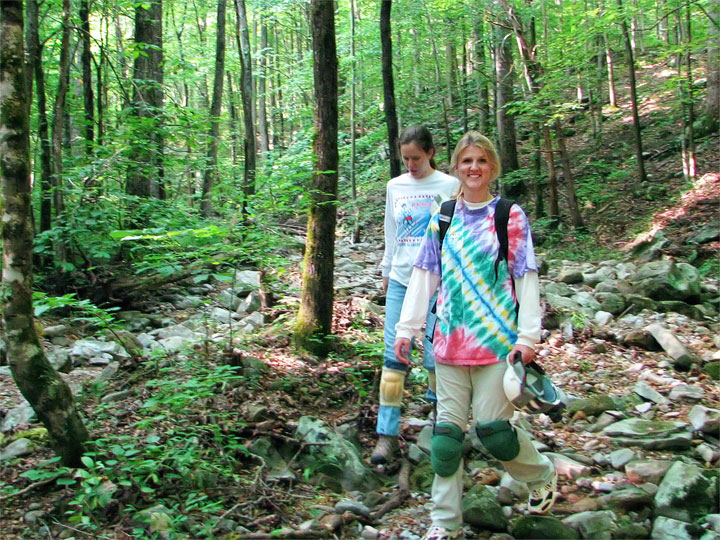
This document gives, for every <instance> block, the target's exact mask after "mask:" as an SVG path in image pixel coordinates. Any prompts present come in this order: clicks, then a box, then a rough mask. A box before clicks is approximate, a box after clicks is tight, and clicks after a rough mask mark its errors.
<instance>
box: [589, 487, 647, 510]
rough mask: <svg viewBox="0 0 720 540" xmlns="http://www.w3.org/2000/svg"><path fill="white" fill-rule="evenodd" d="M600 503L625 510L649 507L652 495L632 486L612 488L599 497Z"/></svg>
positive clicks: (607, 506)
mask: <svg viewBox="0 0 720 540" xmlns="http://www.w3.org/2000/svg"><path fill="white" fill-rule="evenodd" d="M600 504H602V505H603V507H606V508H613V509H617V510H623V511H624V512H627V511H629V510H641V509H643V508H648V507H651V506H652V504H653V497H652V495H650V494H649V493H648V492H646V491H645V490H643V489H640V488H636V487H633V486H630V487H626V488H623V489H617V490H614V491H613V492H612V493H610V494H609V495H603V496H602V497H600Z"/></svg>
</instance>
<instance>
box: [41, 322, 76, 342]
mask: <svg viewBox="0 0 720 540" xmlns="http://www.w3.org/2000/svg"><path fill="white" fill-rule="evenodd" d="M69 331H70V327H69V326H67V325H66V324H57V325H55V326H47V327H45V328H43V331H42V335H43V337H46V338H48V339H51V338H54V337H59V336H65V335H67V334H68V332H69Z"/></svg>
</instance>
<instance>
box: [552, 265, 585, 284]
mask: <svg viewBox="0 0 720 540" xmlns="http://www.w3.org/2000/svg"><path fill="white" fill-rule="evenodd" d="M556 280H557V281H559V282H561V283H567V284H568V285H573V284H576V283H582V282H583V273H582V271H580V270H578V269H576V268H562V269H560V272H559V273H558V276H557V278H556Z"/></svg>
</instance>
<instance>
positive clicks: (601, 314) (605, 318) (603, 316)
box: [593, 311, 613, 326]
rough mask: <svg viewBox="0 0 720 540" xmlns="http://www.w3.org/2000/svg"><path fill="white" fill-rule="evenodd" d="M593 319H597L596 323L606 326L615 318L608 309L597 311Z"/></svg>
mask: <svg viewBox="0 0 720 540" xmlns="http://www.w3.org/2000/svg"><path fill="white" fill-rule="evenodd" d="M593 320H594V321H595V324H598V325H600V326H605V325H607V324H610V321H612V320H613V315H612V313H609V312H607V311H598V312H597V313H595V317H593Z"/></svg>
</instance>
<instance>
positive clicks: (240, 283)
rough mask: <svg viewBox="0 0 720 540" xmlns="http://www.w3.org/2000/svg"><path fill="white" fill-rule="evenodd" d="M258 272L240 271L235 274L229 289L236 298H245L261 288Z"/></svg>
mask: <svg viewBox="0 0 720 540" xmlns="http://www.w3.org/2000/svg"><path fill="white" fill-rule="evenodd" d="M261 286H262V284H261V282H260V272H258V271H256V270H240V271H238V272H236V273H235V276H234V280H233V284H232V285H231V288H232V290H233V291H235V294H237V295H238V296H247V295H248V294H250V293H251V292H252V291H257V290H259V289H260V288H261Z"/></svg>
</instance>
